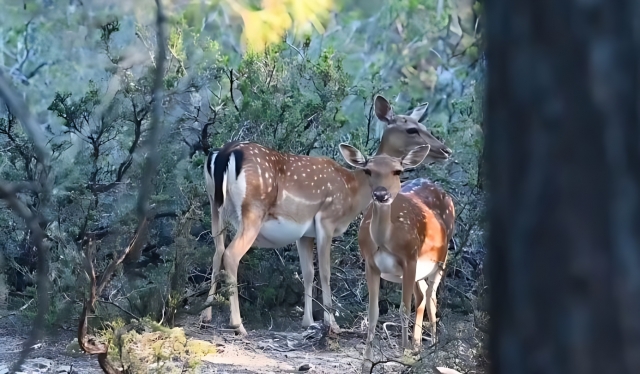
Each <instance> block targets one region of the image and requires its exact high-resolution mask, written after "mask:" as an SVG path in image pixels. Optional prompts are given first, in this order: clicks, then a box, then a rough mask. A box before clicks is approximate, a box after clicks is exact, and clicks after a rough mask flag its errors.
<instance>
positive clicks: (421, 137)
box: [374, 95, 452, 163]
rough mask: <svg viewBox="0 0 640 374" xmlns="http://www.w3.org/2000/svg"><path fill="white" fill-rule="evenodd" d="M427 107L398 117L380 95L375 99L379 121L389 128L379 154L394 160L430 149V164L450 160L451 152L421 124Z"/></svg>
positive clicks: (426, 104) (425, 104)
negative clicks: (391, 157)
mask: <svg viewBox="0 0 640 374" xmlns="http://www.w3.org/2000/svg"><path fill="white" fill-rule="evenodd" d="M428 107H429V103H424V104H422V105H420V106H418V107H416V108H414V109H413V111H411V113H410V114H408V115H403V114H395V113H394V112H393V108H392V107H391V104H390V103H389V101H387V99H385V98H384V97H382V96H380V95H378V96H376V99H375V103H374V109H375V113H376V117H378V119H379V120H380V121H382V122H384V123H385V124H386V129H385V131H384V134H383V136H382V140H381V141H380V148H379V149H378V152H377V154H378V155H379V154H381V153H385V154H387V155H389V156H393V157H402V156H403V155H406V154H407V153H408V152H409V151H411V150H412V149H414V148H416V147H418V146H421V145H429V146H430V147H431V151H430V152H429V155H428V157H427V158H426V160H427V162H429V163H430V162H434V161H438V160H446V159H448V158H449V157H450V156H451V153H452V151H451V149H449V148H448V147H447V146H445V145H444V144H443V143H442V142H441V141H440V140H438V139H437V138H436V137H435V136H433V135H432V134H431V132H430V131H429V130H427V128H426V127H425V126H424V125H423V124H422V123H420V121H421V120H423V119H424V118H423V117H425V114H426V112H427V108H428Z"/></svg>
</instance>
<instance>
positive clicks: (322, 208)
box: [202, 96, 451, 335]
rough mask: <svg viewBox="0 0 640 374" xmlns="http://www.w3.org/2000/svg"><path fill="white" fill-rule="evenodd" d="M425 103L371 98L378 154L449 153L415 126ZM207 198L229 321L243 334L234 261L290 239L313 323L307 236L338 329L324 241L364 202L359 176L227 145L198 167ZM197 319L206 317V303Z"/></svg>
mask: <svg viewBox="0 0 640 374" xmlns="http://www.w3.org/2000/svg"><path fill="white" fill-rule="evenodd" d="M426 109H427V108H426V105H423V106H421V107H418V108H416V109H415V110H414V111H413V112H412V113H411V114H410V115H395V114H394V113H393V109H392V108H391V105H390V104H389V102H388V101H387V100H386V99H385V98H383V97H382V96H378V97H376V99H375V113H376V116H377V117H378V118H379V119H380V120H382V121H383V122H385V123H386V125H387V126H386V128H385V131H384V134H383V136H382V140H381V144H380V147H379V152H389V153H391V154H403V152H405V150H409V149H411V148H413V147H415V146H417V145H427V144H428V145H429V146H430V147H431V149H432V151H431V153H430V155H429V156H430V158H431V159H432V161H436V160H445V159H447V158H448V157H449V155H450V154H451V150H450V149H449V148H447V147H446V146H445V145H444V144H442V143H441V142H440V141H439V140H437V139H436V138H435V137H434V136H433V135H431V133H430V132H429V131H427V129H426V127H424V126H423V125H422V124H420V123H419V120H420V118H421V117H422V116H423V114H424V112H425V111H426ZM204 174H205V181H206V189H207V195H208V196H209V201H210V203H211V227H212V228H211V230H212V233H213V236H214V242H215V247H216V252H215V255H214V257H213V271H212V275H211V279H212V282H211V289H210V292H209V297H208V299H207V302H208V303H210V302H211V301H212V300H213V295H214V293H215V289H216V277H217V275H218V274H219V272H220V270H221V265H222V264H223V263H224V269H225V270H226V272H227V279H228V280H229V283H230V288H231V290H230V291H231V292H230V294H231V295H230V300H229V302H230V309H231V316H230V326H231V327H232V328H235V330H236V332H237V333H238V334H241V335H245V334H246V331H245V329H244V327H243V326H242V320H241V317H240V309H239V305H238V289H237V285H236V281H237V271H238V264H239V262H240V259H241V258H242V257H243V256H244V255H245V253H247V251H248V250H249V248H250V247H252V246H255V247H262V248H280V247H283V246H286V245H288V244H291V243H293V242H295V243H296V245H297V248H298V254H299V257H300V265H301V268H302V277H303V281H304V292H305V299H304V315H303V319H302V325H303V326H305V327H306V326H309V325H311V324H312V323H313V316H312V285H313V273H314V269H313V240H314V238H315V240H316V242H317V247H318V264H319V268H320V269H319V270H320V271H319V274H320V283H321V285H322V300H323V305H324V308H325V313H324V322H325V323H326V324H327V325H329V326H330V327H331V329H332V330H333V331H334V332H339V331H340V330H339V328H338V325H337V324H336V323H335V319H334V318H333V315H332V314H330V313H327V311H330V310H331V309H332V300H331V288H330V285H329V278H330V274H331V272H330V271H331V269H330V266H331V260H330V248H331V239H332V238H333V237H335V236H339V235H342V233H343V232H344V231H345V230H346V229H347V227H348V226H349V224H350V223H351V221H353V220H354V219H355V218H356V216H357V215H358V214H359V213H361V212H362V211H363V210H364V209H365V208H366V207H367V205H368V204H369V201H370V200H371V190H370V189H369V182H368V181H367V177H366V175H365V174H364V173H363V172H361V171H350V170H348V169H346V168H344V167H342V166H340V165H339V164H338V163H337V162H335V161H333V160H331V159H329V158H325V157H309V156H300V155H293V154H286V153H280V152H278V151H275V150H273V149H269V148H266V147H263V146H261V145H259V144H255V143H250V142H238V141H234V142H229V143H227V144H225V145H224V146H223V147H222V148H221V149H220V150H219V151H218V153H217V154H210V155H209V159H208V160H207V164H206V167H205V173H204ZM224 221H230V222H231V224H232V225H233V226H234V227H235V228H236V231H237V233H236V235H235V237H234V238H233V240H232V241H231V243H230V244H229V247H227V248H226V249H225V246H224V233H223V222H224ZM202 320H203V321H205V322H207V321H210V320H211V307H209V308H207V309H205V310H204V311H203V314H202Z"/></svg>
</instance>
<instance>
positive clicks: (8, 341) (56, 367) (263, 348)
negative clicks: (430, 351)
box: [0, 312, 404, 374]
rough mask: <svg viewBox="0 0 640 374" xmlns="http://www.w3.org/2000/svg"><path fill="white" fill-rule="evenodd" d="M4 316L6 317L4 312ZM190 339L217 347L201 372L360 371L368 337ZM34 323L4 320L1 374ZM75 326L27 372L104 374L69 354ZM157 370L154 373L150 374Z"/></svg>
mask: <svg viewBox="0 0 640 374" xmlns="http://www.w3.org/2000/svg"><path fill="white" fill-rule="evenodd" d="M0 315H6V313H1V312H0ZM180 322H181V323H179V325H181V326H182V327H183V328H184V330H185V332H186V335H187V337H189V338H194V339H201V340H205V341H208V342H211V343H213V344H216V345H217V353H216V354H211V355H208V356H205V357H204V358H203V365H201V366H200V367H199V369H198V372H199V373H203V374H205V373H230V374H239V373H261V374H269V373H299V372H307V373H318V374H319V373H322V374H324V373H327V374H329V373H331V374H333V373H340V374H343V373H359V369H360V365H361V362H362V361H361V360H362V351H363V341H364V334H363V333H362V332H360V331H356V332H350V331H345V332H343V333H342V334H340V335H339V336H338V337H335V338H334V337H327V338H325V339H320V340H317V339H314V336H315V337H318V336H321V335H322V334H321V333H319V331H320V330H319V329H317V326H316V329H315V330H314V329H313V328H310V329H308V330H304V329H302V328H301V327H299V326H290V327H289V328H287V329H286V331H273V330H271V331H269V330H250V329H248V336H247V337H244V338H240V337H236V336H234V335H233V334H232V333H230V332H226V331H221V330H218V329H215V328H211V329H206V330H201V329H200V328H199V327H198V324H197V321H196V320H193V319H190V320H184V321H180ZM28 328H29V325H28V324H27V323H25V321H24V320H23V319H22V318H21V317H20V316H19V315H11V316H7V317H5V318H2V319H0V374H5V373H6V372H7V369H8V366H9V365H11V363H12V362H14V361H15V360H16V358H17V357H18V355H19V352H20V349H21V347H22V343H23V342H24V341H25V339H26V338H27V335H28V333H29V329H28ZM75 334H76V331H75V330H74V329H73V327H70V328H68V329H62V328H61V329H58V330H55V331H52V332H50V333H49V334H48V335H47V336H46V337H45V338H44V339H43V340H42V341H41V342H40V343H39V344H38V345H37V348H36V349H35V350H34V351H33V353H32V354H31V355H30V360H29V361H28V364H27V366H25V367H23V368H24V371H23V372H25V373H59V374H63V373H74V374H75V373H102V371H101V370H100V368H99V366H98V362H97V359H96V357H91V356H88V355H85V354H70V353H68V352H67V349H66V347H67V345H69V344H70V343H71V342H73V341H74V338H75ZM300 369H301V370H300ZM403 369H404V366H402V365H400V364H397V363H387V364H384V365H378V366H377V367H376V370H375V372H376V373H400V372H401V371H402V370H403ZM149 372H153V371H149Z"/></svg>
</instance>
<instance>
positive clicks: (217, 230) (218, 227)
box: [200, 194, 224, 323]
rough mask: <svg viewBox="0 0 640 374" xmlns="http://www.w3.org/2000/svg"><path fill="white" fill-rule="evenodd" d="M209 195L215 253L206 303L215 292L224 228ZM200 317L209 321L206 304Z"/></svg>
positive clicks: (208, 302) (203, 320)
mask: <svg viewBox="0 0 640 374" xmlns="http://www.w3.org/2000/svg"><path fill="white" fill-rule="evenodd" d="M208 195H209V203H210V205H211V235H212V236H213V242H214V244H215V247H216V252H215V255H214V256H213V266H212V270H211V288H210V289H209V296H208V297H207V301H206V303H207V304H210V303H211V302H212V301H213V295H214V294H215V293H216V285H217V281H218V279H217V277H218V275H219V274H220V267H221V266H222V255H223V254H224V230H223V227H222V224H223V220H222V217H221V216H220V211H219V210H218V209H217V208H216V207H215V204H214V202H213V199H212V198H211V194H208ZM200 317H201V318H200V319H201V320H202V322H204V323H208V322H210V321H211V306H208V307H207V308H206V309H205V310H203V311H202V314H201V315H200Z"/></svg>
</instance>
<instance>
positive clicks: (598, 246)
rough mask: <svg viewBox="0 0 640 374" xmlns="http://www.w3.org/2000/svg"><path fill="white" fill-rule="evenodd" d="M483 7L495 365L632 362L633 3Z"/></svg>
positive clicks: (637, 236) (635, 316)
mask: <svg viewBox="0 0 640 374" xmlns="http://www.w3.org/2000/svg"><path fill="white" fill-rule="evenodd" d="M486 5H487V7H486V9H487V23H486V25H487V38H488V39H487V43H488V49H487V64H488V84H487V92H488V97H487V103H486V105H487V107H486V109H487V112H486V117H485V120H486V125H487V142H486V149H485V156H486V160H487V165H486V167H487V172H488V181H487V184H488V185H487V187H488V188H489V190H490V194H491V201H490V213H489V216H490V223H491V232H490V237H489V246H490V252H489V259H488V261H489V262H488V266H489V271H490V274H491V275H490V280H491V297H492V299H491V321H492V334H491V344H490V350H491V361H492V372H493V373H500V374H516V373H545V374H547V373H549V374H555V373H561V374H569V373H576V374H578V373H579V374H591V373H593V374H596V373H597V374H603V373H615V374H623V373H640V205H639V203H640V129H639V121H638V120H639V118H638V117H639V113H638V105H639V103H640V101H639V100H638V99H639V97H638V83H639V82H638V77H639V75H638V68H639V64H638V62H639V61H638V60H639V59H638V51H640V49H639V47H640V45H639V44H640V43H638V41H639V39H640V37H639V22H638V19H640V18H639V15H640V14H639V12H638V8H639V7H640V6H639V5H638V2H637V1H636V0H633V1H632V0H627V1H622V0H606V1H605V0H584V1H566V0H555V1H550V0H542V1H541V0H522V1H513V0H493V1H490V2H489V1H487V3H486Z"/></svg>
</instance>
